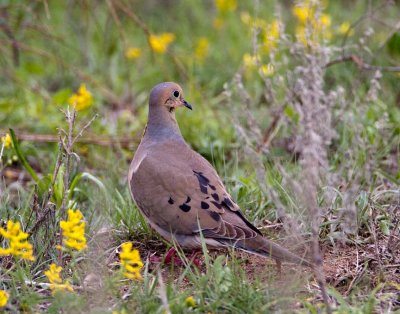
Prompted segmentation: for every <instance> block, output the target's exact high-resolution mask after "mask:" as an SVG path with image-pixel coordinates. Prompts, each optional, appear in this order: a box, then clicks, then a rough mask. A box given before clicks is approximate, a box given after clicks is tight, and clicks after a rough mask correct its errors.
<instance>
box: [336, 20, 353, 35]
mask: <svg viewBox="0 0 400 314" xmlns="http://www.w3.org/2000/svg"><path fill="white" fill-rule="evenodd" d="M338 31H339V34H342V35H344V34H348V36H352V35H353V34H354V31H353V30H352V29H351V26H350V23H349V22H343V23H342V24H340V26H339V29H338Z"/></svg>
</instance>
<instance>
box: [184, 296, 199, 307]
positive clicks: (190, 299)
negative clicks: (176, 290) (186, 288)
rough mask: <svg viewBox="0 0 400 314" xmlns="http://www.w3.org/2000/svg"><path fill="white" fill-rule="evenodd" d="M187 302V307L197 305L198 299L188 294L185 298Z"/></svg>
mask: <svg viewBox="0 0 400 314" xmlns="http://www.w3.org/2000/svg"><path fill="white" fill-rule="evenodd" d="M185 303H186V306H187V307H195V306H196V300H195V299H194V298H193V297H192V296H188V297H187V298H186V299H185Z"/></svg>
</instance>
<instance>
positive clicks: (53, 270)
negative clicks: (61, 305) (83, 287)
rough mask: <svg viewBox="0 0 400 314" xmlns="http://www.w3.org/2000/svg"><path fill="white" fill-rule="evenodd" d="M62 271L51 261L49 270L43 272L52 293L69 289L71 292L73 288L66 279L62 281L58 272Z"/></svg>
mask: <svg viewBox="0 0 400 314" xmlns="http://www.w3.org/2000/svg"><path fill="white" fill-rule="evenodd" d="M61 271H62V267H61V266H57V265H56V264H54V263H52V264H51V265H50V267H49V270H47V271H45V272H44V274H45V276H46V277H47V279H48V280H49V282H50V289H51V291H52V293H53V294H54V293H56V292H57V291H70V292H73V291H74V289H73V288H72V287H71V285H70V284H69V282H68V281H65V282H64V283H63V281H62V279H61V276H60V273H61Z"/></svg>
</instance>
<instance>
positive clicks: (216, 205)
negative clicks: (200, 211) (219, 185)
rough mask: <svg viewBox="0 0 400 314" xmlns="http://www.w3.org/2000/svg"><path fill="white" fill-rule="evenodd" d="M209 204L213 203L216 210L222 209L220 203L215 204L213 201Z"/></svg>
mask: <svg viewBox="0 0 400 314" xmlns="http://www.w3.org/2000/svg"><path fill="white" fill-rule="evenodd" d="M211 203H213V204H214V206H215V207H217V208H218V209H221V208H222V205H221V204H220V203H217V202H215V201H211Z"/></svg>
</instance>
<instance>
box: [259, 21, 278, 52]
mask: <svg viewBox="0 0 400 314" xmlns="http://www.w3.org/2000/svg"><path fill="white" fill-rule="evenodd" d="M279 33H280V28H279V20H276V19H275V20H274V21H272V23H271V24H270V25H268V26H267V27H266V31H265V36H264V42H263V46H262V48H263V51H264V52H265V53H269V52H270V51H271V50H272V49H274V48H275V47H276V43H277V42H278V39H279Z"/></svg>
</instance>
